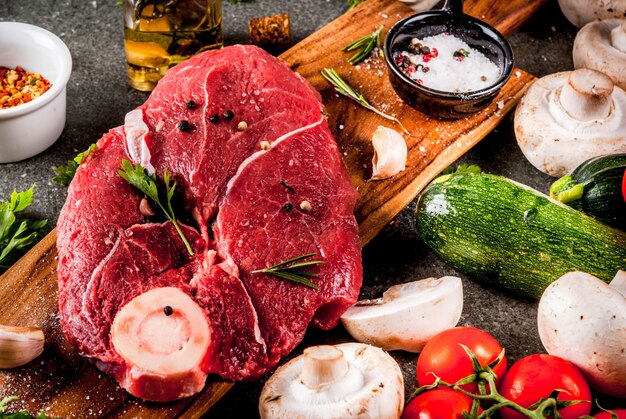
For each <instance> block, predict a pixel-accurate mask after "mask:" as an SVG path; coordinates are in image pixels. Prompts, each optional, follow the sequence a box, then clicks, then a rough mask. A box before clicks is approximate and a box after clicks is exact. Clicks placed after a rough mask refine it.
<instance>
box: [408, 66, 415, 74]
mask: <svg viewBox="0 0 626 419" xmlns="http://www.w3.org/2000/svg"><path fill="white" fill-rule="evenodd" d="M406 71H407V73H409V74H413V73H415V67H409V68H407V69H406Z"/></svg>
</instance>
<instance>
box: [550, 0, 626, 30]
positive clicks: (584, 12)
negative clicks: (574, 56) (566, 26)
mask: <svg viewBox="0 0 626 419" xmlns="http://www.w3.org/2000/svg"><path fill="white" fill-rule="evenodd" d="M559 6H561V11H562V12H563V14H564V15H565V17H566V18H567V20H569V21H570V22H572V24H573V25H574V26H576V27H577V28H580V27H581V26H584V25H585V24H587V23H589V22H591V21H593V20H596V19H608V18H612V17H624V16H626V0H559Z"/></svg>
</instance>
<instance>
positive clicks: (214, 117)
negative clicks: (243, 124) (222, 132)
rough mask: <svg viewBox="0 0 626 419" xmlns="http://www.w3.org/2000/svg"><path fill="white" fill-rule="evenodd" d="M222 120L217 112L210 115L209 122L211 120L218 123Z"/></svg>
mask: <svg viewBox="0 0 626 419" xmlns="http://www.w3.org/2000/svg"><path fill="white" fill-rule="evenodd" d="M219 120H220V116H219V115H218V114H216V113H214V114H211V116H209V122H211V123H212V124H217V123H218V122H219Z"/></svg>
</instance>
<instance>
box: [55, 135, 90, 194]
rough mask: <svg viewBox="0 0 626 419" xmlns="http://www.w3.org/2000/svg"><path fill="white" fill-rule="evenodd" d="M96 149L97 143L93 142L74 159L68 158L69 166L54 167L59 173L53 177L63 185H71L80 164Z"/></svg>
mask: <svg viewBox="0 0 626 419" xmlns="http://www.w3.org/2000/svg"><path fill="white" fill-rule="evenodd" d="M95 149H96V145H95V144H92V145H90V146H89V148H88V149H87V150H85V151H83V152H82V153H78V155H77V156H76V157H74V158H73V159H72V160H68V162H67V166H65V167H63V166H60V167H53V168H52V170H54V172H55V173H56V174H57V175H56V176H55V177H53V178H52V180H53V181H55V182H56V183H60V184H61V185H65V186H67V185H69V184H70V182H71V181H72V179H74V175H75V174H76V169H78V166H80V164H81V163H82V162H83V160H85V158H86V157H87V156H88V155H89V154H91V152H92V151H94V150H95Z"/></svg>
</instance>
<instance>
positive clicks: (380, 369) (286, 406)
mask: <svg viewBox="0 0 626 419" xmlns="http://www.w3.org/2000/svg"><path fill="white" fill-rule="evenodd" d="M403 407H404V381H403V378H402V371H401V370H400V367H399V366H398V364H397V363H396V361H394V359H393V358H392V357H391V356H389V355H388V354H387V353H385V352H384V351H383V350H381V349H379V348H376V347H374V346H370V345H365V344H362V343H344V344H341V345H335V346H328V345H323V346H312V347H310V348H307V349H305V350H304V354H303V355H301V356H299V357H297V358H294V359H292V360H291V361H289V362H288V363H286V364H285V365H283V366H281V367H280V368H278V369H277V370H276V372H275V373H274V374H273V375H272V376H271V377H270V378H269V379H268V380H267V382H266V383H265V386H264V387H263V391H262V392H261V397H260V399H259V412H260V414H261V418H264V419H265V418H289V419H296V418H307V419H315V418H320V419H322V418H323V419H327V418H389V419H391V418H399V417H400V415H401V414H402V408H403Z"/></svg>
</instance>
